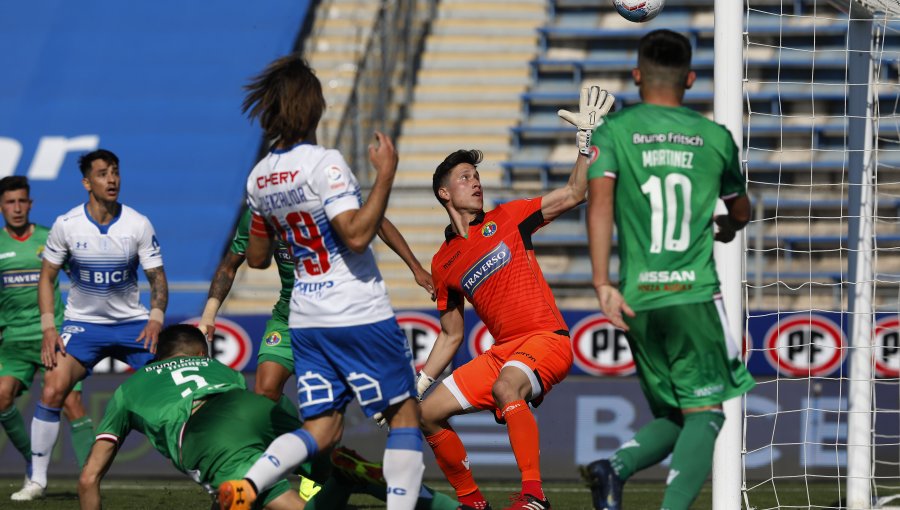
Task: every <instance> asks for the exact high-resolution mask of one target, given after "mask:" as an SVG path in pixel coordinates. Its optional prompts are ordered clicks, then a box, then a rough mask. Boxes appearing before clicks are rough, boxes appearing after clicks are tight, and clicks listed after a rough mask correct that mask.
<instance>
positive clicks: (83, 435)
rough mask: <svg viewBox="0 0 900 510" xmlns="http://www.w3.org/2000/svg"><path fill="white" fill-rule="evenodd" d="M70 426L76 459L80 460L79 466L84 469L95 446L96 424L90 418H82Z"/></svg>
mask: <svg viewBox="0 0 900 510" xmlns="http://www.w3.org/2000/svg"><path fill="white" fill-rule="evenodd" d="M69 425H70V426H71V427H72V448H73V449H74V450H75V458H76V459H78V466H79V467H84V463H85V461H87V458H88V455H89V454H90V453H91V446H93V445H94V422H93V421H92V420H91V417H90V416H82V417H81V418H78V419H77V420H73V421H72V422H71V423H69Z"/></svg>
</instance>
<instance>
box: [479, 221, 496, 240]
mask: <svg viewBox="0 0 900 510" xmlns="http://www.w3.org/2000/svg"><path fill="white" fill-rule="evenodd" d="M496 233H497V224H496V223H494V222H493V221H489V222H487V224H486V225H485V226H483V227H481V235H483V236H484V237H491V236H492V235H494V234H496Z"/></svg>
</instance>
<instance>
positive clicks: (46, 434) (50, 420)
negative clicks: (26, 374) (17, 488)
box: [31, 402, 60, 487]
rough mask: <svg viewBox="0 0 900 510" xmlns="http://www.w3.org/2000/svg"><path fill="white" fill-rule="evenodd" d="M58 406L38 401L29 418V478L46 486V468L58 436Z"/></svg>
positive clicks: (48, 465)
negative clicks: (32, 414) (32, 415)
mask: <svg viewBox="0 0 900 510" xmlns="http://www.w3.org/2000/svg"><path fill="white" fill-rule="evenodd" d="M59 413H60V409H59V408H54V407H46V406H44V404H42V403H40V402H38V405H37V408H36V409H35V411H34V418H33V419H32V420H31V480H32V481H33V482H35V483H37V484H40V486H41V487H46V486H47V469H48V468H49V467H50V454H51V453H53V446H54V445H55V444H56V438H57V437H59Z"/></svg>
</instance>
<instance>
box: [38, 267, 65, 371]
mask: <svg viewBox="0 0 900 510" xmlns="http://www.w3.org/2000/svg"><path fill="white" fill-rule="evenodd" d="M61 267H62V266H59V265H57V264H54V263H52V262H50V261H49V260H47V259H46V258H45V259H44V260H43V262H42V263H41V275H40V277H39V278H38V309H39V310H40V312H41V333H42V335H43V341H42V343H41V362H43V363H44V366H45V367H47V368H53V367H55V366H56V349H57V348H59V350H60V352H62V353H63V354H65V353H66V346H65V344H64V343H63V341H62V338H61V337H60V336H59V331H57V330H56V309H55V308H56V306H55V305H56V300H55V299H54V297H55V290H56V289H55V284H56V279H57V277H59V270H60V268H61Z"/></svg>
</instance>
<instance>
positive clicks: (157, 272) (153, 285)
mask: <svg viewBox="0 0 900 510" xmlns="http://www.w3.org/2000/svg"><path fill="white" fill-rule="evenodd" d="M144 275H146V276H147V281H148V282H150V320H148V321H147V325H146V326H144V330H143V331H141V334H140V335H138V337H137V340H135V341H136V342H141V341H143V342H144V348H145V349H147V350H149V351H150V352H152V353H156V342H157V341H159V332H160V331H162V327H163V321H164V320H165V314H166V308H167V307H168V306H169V282H168V281H167V280H166V270H165V269H163V266H157V267H153V268H150V269H144Z"/></svg>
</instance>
